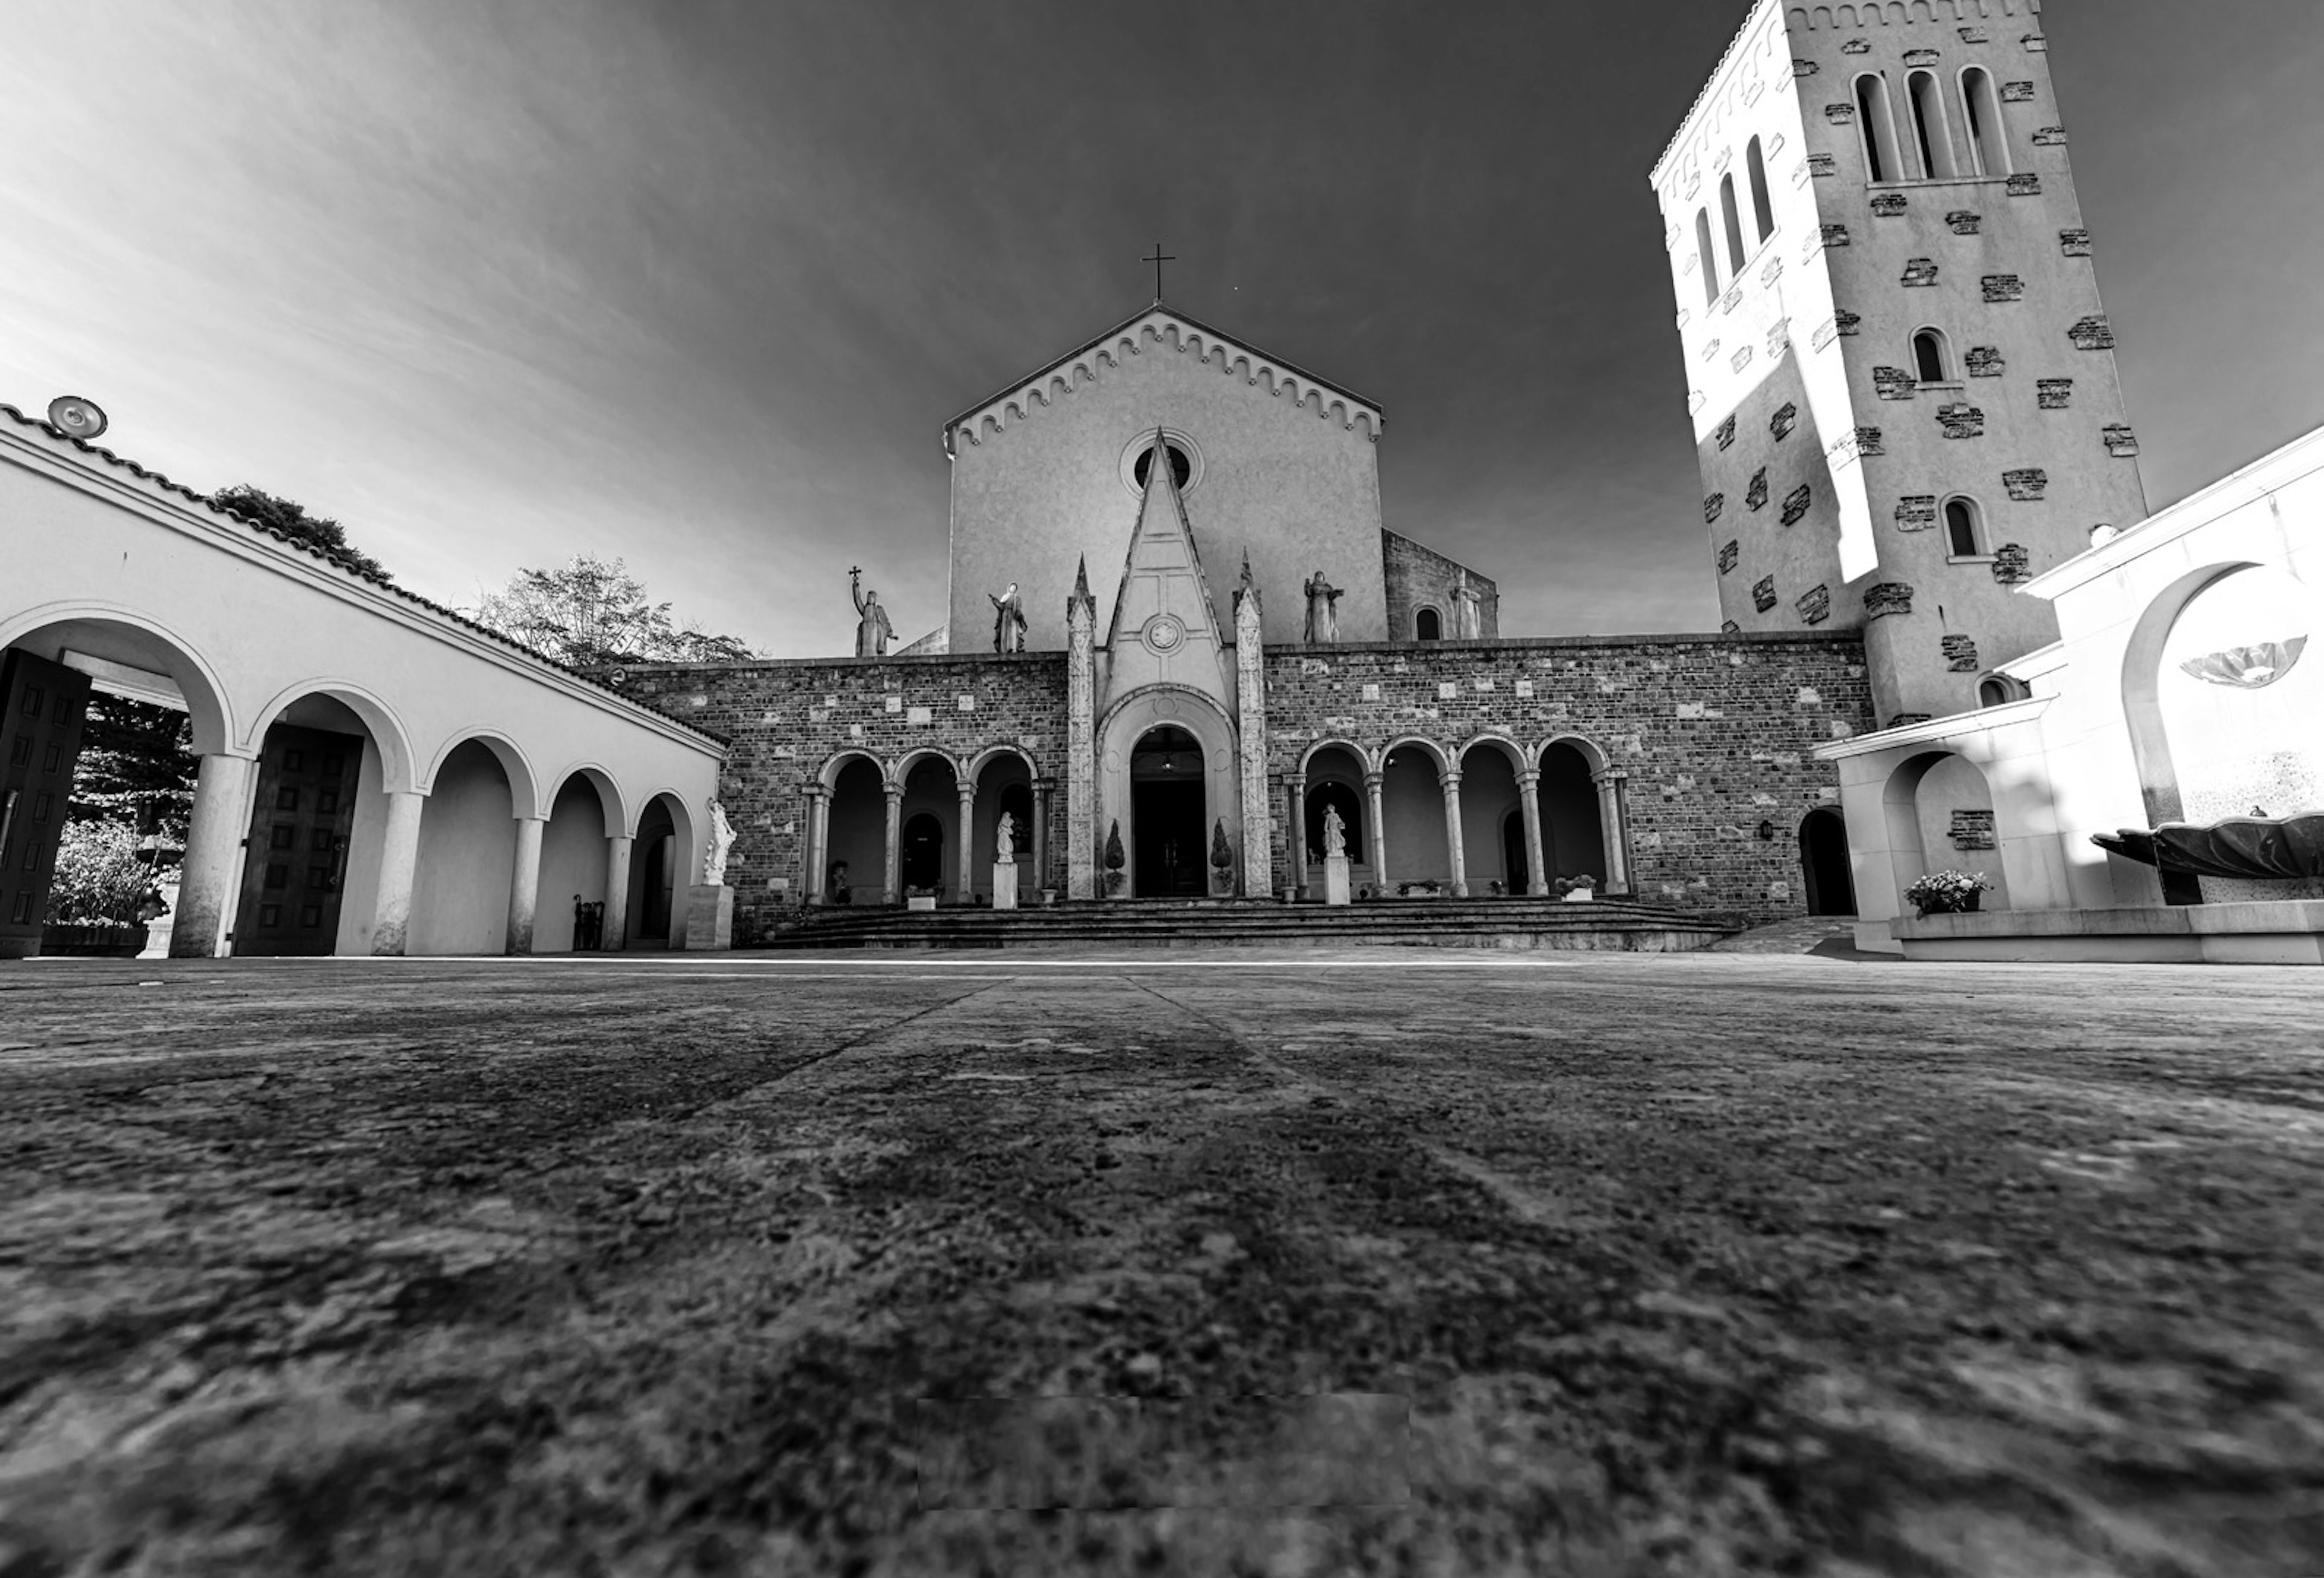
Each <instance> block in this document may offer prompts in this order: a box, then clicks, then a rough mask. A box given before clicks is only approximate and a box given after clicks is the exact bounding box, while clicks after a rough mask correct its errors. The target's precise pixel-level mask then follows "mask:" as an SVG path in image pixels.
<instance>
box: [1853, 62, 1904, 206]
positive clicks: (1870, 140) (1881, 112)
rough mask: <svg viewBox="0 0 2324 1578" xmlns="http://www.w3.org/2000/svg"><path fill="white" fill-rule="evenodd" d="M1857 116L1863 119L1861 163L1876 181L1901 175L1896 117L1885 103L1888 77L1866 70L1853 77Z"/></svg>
mask: <svg viewBox="0 0 2324 1578" xmlns="http://www.w3.org/2000/svg"><path fill="white" fill-rule="evenodd" d="M1856 108H1857V118H1858V120H1859V121H1860V122H1862V123H1863V132H1864V163H1865V169H1866V170H1867V172H1868V174H1869V177H1870V179H1872V180H1873V181H1874V182H1875V183H1876V184H1878V183H1883V182H1887V181H1900V180H1903V179H1904V161H1903V160H1902V159H1901V158H1899V157H1898V156H1897V152H1896V120H1895V115H1893V114H1891V113H1890V110H1889V106H1888V79H1887V78H1886V77H1882V76H1879V75H1877V73H1874V72H1868V71H1867V72H1866V73H1865V74H1864V75H1863V76H1861V77H1859V78H1857V79H1856Z"/></svg>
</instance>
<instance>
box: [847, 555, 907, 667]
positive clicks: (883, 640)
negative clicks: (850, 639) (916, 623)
mask: <svg viewBox="0 0 2324 1578" xmlns="http://www.w3.org/2000/svg"><path fill="white" fill-rule="evenodd" d="M847 590H848V591H849V592H852V593H853V594H854V597H855V613H856V625H855V656H858V657H885V656H888V638H889V637H890V636H892V635H894V634H895V633H896V631H895V627H894V626H892V625H890V624H889V623H888V610H886V609H883V608H881V606H880V594H879V593H878V592H866V591H864V590H863V572H862V571H861V570H858V569H855V568H853V566H850V568H849V569H848V572H847Z"/></svg>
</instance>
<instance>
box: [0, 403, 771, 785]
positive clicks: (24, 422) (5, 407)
mask: <svg viewBox="0 0 2324 1578" xmlns="http://www.w3.org/2000/svg"><path fill="white" fill-rule="evenodd" d="M0 416H5V417H8V418H9V419H10V420H12V421H14V423H16V424H17V426H19V427H30V428H32V429H34V430H36V431H37V432H39V433H41V434H42V436H45V437H47V438H49V439H51V441H53V442H55V443H58V444H66V445H71V446H72V447H73V448H75V449H77V450H78V451H80V453H81V454H90V455H95V456H96V457H97V459H99V460H101V461H103V462H104V463H106V464H107V465H109V466H112V467H114V468H115V469H116V470H119V471H125V472H128V473H129V474H130V475H132V476H134V477H135V478H137V479H138V480H139V481H140V482H149V483H151V484H152V485H153V486H154V487H156V488H158V489H160V490H161V491H162V492H165V493H174V494H177V495H178V496H179V497H180V498H182V499H184V500H186V501H187V502H188V503H189V504H198V505H200V506H201V507H202V508H203V509H207V510H208V511H209V512H210V513H211V514H212V515H217V516H222V517H224V518H226V519H227V520H231V521H233V522H234V523H235V525H236V526H239V527H241V528H244V529H245V530H246V531H248V532H249V533H250V534H251V535H252V536H254V537H267V538H269V539H271V540H272V541H273V542H274V543H276V544H277V545H279V546H281V547H283V548H286V549H288V550H289V551H291V553H294V554H304V555H306V556H307V557H309V558H310V559H318V560H320V561H321V562H322V563H324V564H328V565H329V566H330V567H331V568H332V569H334V570H337V571H339V572H340V573H343V574H345V575H346V577H347V579H349V580H350V581H355V582H360V583H363V584H364V585H366V586H369V587H371V588H372V589H373V590H374V591H376V592H384V593H385V594H387V595H388V596H390V597H395V598H401V600H403V601H405V602H408V603H411V604H414V605H415V606H417V607H419V608H421V609H424V610H427V611H428V612H429V613H430V614H432V615H434V616H435V617H436V618H438V619H441V620H444V621H445V622H447V623H448V624H454V625H457V626H459V627H460V628H462V629H464V630H466V631H468V632H469V633H470V634H472V635H475V636H481V637H483V638H484V639H485V640H487V641H491V642H493V643H494V644H496V645H498V646H501V647H507V648H508V649H509V650H510V651H512V652H514V653H516V654H518V655H519V656H522V657H526V658H530V660H531V661H532V662H534V663H538V664H539V665H542V666H543V667H545V668H553V669H555V670H556V671H557V672H558V673H559V674H565V675H567V677H569V678H572V679H575V680H577V681H579V682H580V683H583V684H585V685H587V686H589V687H590V688H591V689H593V690H599V691H603V692H604V693H606V694H607V695H609V696H611V697H613V699H614V700H616V701H618V702H622V704H624V705H625V706H631V707H635V708H637V709H639V710H640V711H646V712H651V713H653V714H654V715H655V716H656V717H657V718H660V719H662V720H666V721H668V722H670V723H673V724H675V725H677V726H678V728H680V729H684V730H686V732H687V733H688V734H695V735H699V736H700V737H701V738H703V739H706V740H709V741H710V742H711V743H712V744H714V745H719V746H731V745H732V744H733V741H732V740H729V739H726V737H725V736H724V735H720V734H713V733H711V732H710V730H708V729H703V728H701V727H699V726H697V725H696V724H692V723H688V722H687V721H686V720H684V719H683V718H673V717H671V716H670V715H669V713H667V712H664V711H661V709H660V708H659V707H650V706H648V705H647V704H646V703H645V702H641V701H639V700H638V699H637V698H636V697H635V696H628V695H623V694H622V693H621V692H620V691H619V690H617V689H615V688H614V687H613V686H612V685H610V684H607V683H605V682H604V680H603V679H601V678H599V677H598V676H597V675H595V674H590V673H586V672H585V671H583V670H581V669H578V668H575V667H574V666H573V665H570V664H567V663H559V662H558V660H557V659H555V658H554V657H550V656H546V655H545V654H542V653H539V652H536V651H534V650H533V649H532V648H531V647H527V646H526V645H524V643H522V642H521V641H512V640H511V639H510V638H508V637H506V636H503V635H502V634H501V633H500V632H499V631H498V630H495V629H493V628H492V627H491V626H489V625H480V624H478V623H477V622H476V621H475V620H474V619H470V618H468V616H467V615H466V614H464V613H462V612H460V611H459V610H457V609H451V608H446V607H445V606H444V605H443V604H442V603H440V602H431V601H429V600H428V599H427V598H424V597H422V596H420V594H419V593H418V592H406V591H405V590H404V589H403V588H402V587H401V586H398V585H396V584H395V583H393V582H392V581H382V580H381V579H379V578H378V577H377V576H375V575H372V574H369V573H365V572H364V571H363V570H362V569H360V568H358V567H357V566H356V565H355V564H352V563H350V562H349V561H348V560H346V559H345V558H342V557H341V556H340V555H337V554H334V553H332V552H331V551H329V550H328V549H327V548H322V547H318V546H316V545H315V544H313V543H309V542H301V541H299V540H298V539H296V538H294V537H287V536H285V535H284V534H283V533H281V532H279V531H276V530H275V529H274V528H272V527H270V526H264V525H262V524H260V523H259V522H257V521H254V520H253V519H251V518H249V517H248V516H246V515H243V514H240V513H238V512H236V511H235V510H232V509H227V508H226V506H225V505H223V504H220V503H219V502H217V500H215V499H212V498H210V497H209V496H208V494H205V493H197V492H195V491H193V490H192V489H191V488H189V487H187V486H186V485H185V484H184V483H183V482H171V480H170V479H169V478H168V477H165V476H163V475H162V474H161V472H156V471H149V470H147V469H146V468H145V467H144V466H142V465H140V464H138V463H136V462H135V461H134V460H130V459H127V458H126V457H124V456H122V455H118V454H115V453H114V452H113V451H111V450H109V449H107V448H106V447H104V446H103V445H97V444H91V443H90V442H89V441H88V439H86V438H76V437H74V436H72V435H71V434H69V433H67V432H65V431H64V430H63V429H62V428H60V427H52V426H51V425H50V424H49V423H47V422H43V421H42V420H41V419H40V418H39V417H28V416H26V415H25V414H24V413H23V412H22V411H20V410H18V409H17V408H15V407H14V406H12V405H9V404H7V403H6V402H5V401H0Z"/></svg>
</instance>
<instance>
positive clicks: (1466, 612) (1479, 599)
mask: <svg viewBox="0 0 2324 1578" xmlns="http://www.w3.org/2000/svg"><path fill="white" fill-rule="evenodd" d="M1452 634H1453V636H1454V637H1455V638H1457V639H1460V640H1462V641H1480V640H1482V639H1484V636H1485V597H1484V593H1482V592H1479V591H1478V590H1477V589H1476V588H1475V587H1473V586H1471V585H1470V584H1469V572H1467V571H1466V570H1457V571H1455V572H1453V574H1452Z"/></svg>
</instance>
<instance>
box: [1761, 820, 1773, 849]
mask: <svg viewBox="0 0 2324 1578" xmlns="http://www.w3.org/2000/svg"><path fill="white" fill-rule="evenodd" d="M1759 839H1760V841H1761V842H1763V843H1768V844H1772V843H1774V842H1775V823H1774V822H1771V821H1763V822H1761V823H1760V824H1759Z"/></svg>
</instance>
